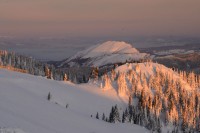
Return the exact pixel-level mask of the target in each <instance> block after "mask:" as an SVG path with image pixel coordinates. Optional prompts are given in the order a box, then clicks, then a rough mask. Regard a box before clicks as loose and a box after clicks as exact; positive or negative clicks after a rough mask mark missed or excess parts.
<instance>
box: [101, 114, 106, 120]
mask: <svg viewBox="0 0 200 133" xmlns="http://www.w3.org/2000/svg"><path fill="white" fill-rule="evenodd" d="M102 120H103V121H106V117H105V114H104V113H103V115H102Z"/></svg>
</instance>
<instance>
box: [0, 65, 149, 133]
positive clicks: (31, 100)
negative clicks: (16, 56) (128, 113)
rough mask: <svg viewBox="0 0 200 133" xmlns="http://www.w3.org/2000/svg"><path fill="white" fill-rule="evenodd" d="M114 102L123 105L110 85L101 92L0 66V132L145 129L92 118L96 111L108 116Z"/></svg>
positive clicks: (132, 132)
mask: <svg viewBox="0 0 200 133" xmlns="http://www.w3.org/2000/svg"><path fill="white" fill-rule="evenodd" d="M49 92H50V93H51V94H52V99H51V100H50V101H48V100H47V95H48V93H49ZM67 104H68V108H66V105H67ZM115 104H117V105H118V107H119V108H121V109H123V108H124V107H126V103H125V102H124V101H123V100H122V99H121V98H120V97H118V95H117V93H116V91H115V90H114V89H111V90H108V91H106V92H105V91H102V90H101V89H100V88H99V87H97V86H96V85H95V84H81V85H74V84H72V83H70V82H60V81H54V80H48V79H45V78H43V77H36V76H32V75H28V74H22V73H18V72H11V71H8V70H4V69H0V127H1V128H0V133H1V132H3V133H12V132H13V133H14V132H15V133H66V132H67V133H122V132H123V133H145V132H148V131H147V130H146V129H144V128H143V127H140V126H137V125H131V124H122V123H117V124H111V123H107V122H104V121H102V120H97V119H96V118H95V115H96V113H97V112H99V114H100V118H101V116H102V113H105V115H106V116H107V117H108V115H109V112H110V109H111V106H113V105H115ZM91 115H93V117H91Z"/></svg>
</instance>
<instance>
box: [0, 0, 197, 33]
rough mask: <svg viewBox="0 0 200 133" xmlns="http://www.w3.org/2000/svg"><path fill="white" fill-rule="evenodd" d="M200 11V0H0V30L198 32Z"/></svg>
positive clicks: (31, 31) (36, 31) (17, 31)
mask: <svg viewBox="0 0 200 133" xmlns="http://www.w3.org/2000/svg"><path fill="white" fill-rule="evenodd" d="M199 12H200V1H199V0H192V1H188V0H167V1H164V0H148V1H146V0H123V1H122V0H101V1H100V0H84V1H82V0H56V1H55V0H34V1H31V0H0V29H1V30H0V35H1V36H20V37H26V36H44V37H48V36H51V37H59V36H62V37H101V36H118V37H124V36H170V35H172V36H188V37H200V26H199V23H200V15H199Z"/></svg>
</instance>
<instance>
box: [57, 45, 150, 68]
mask: <svg viewBox="0 0 200 133" xmlns="http://www.w3.org/2000/svg"><path fill="white" fill-rule="evenodd" d="M146 56H147V54H145V53H140V52H139V51H138V50H137V49H135V48H134V47H132V45H131V44H128V43H126V42H122V41H107V42H104V43H102V44H97V45H94V46H91V47H89V48H88V49H85V50H83V51H80V52H78V53H77V54H75V55H74V56H72V57H71V58H69V59H67V60H66V61H64V62H62V63H61V65H60V67H63V66H67V65H66V64H68V65H70V66H76V65H80V66H98V67H99V66H104V65H108V64H115V63H124V62H126V61H138V60H141V59H144V58H145V57H146ZM80 62H81V63H80Z"/></svg>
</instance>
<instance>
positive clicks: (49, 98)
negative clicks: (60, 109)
mask: <svg viewBox="0 0 200 133" xmlns="http://www.w3.org/2000/svg"><path fill="white" fill-rule="evenodd" d="M51 97H52V96H51V93H50V92H49V94H48V96H47V100H49V101H50V100H51Z"/></svg>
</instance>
